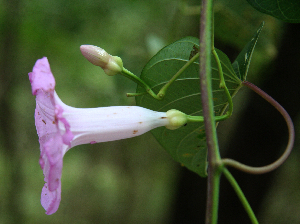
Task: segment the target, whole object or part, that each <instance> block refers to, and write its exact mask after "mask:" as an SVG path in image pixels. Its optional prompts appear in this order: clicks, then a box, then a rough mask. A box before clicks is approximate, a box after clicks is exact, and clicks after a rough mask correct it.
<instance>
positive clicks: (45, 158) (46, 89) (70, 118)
mask: <svg viewBox="0 0 300 224" xmlns="http://www.w3.org/2000/svg"><path fill="white" fill-rule="evenodd" d="M28 75H29V80H30V83H31V88H32V94H33V95H35V96H36V109H35V126H36V129H37V134H38V136H39V143H40V153H41V154H40V162H39V163H40V166H41V168H42V170H43V174H44V177H45V178H44V180H45V185H44V187H43V189H42V194H41V204H42V206H43V207H44V209H45V210H46V214H47V215H51V214H53V213H55V212H56V211H57V209H58V207H59V204H60V200H61V175H62V167H63V156H64V154H65V153H66V152H67V151H68V150H69V149H70V148H72V147H74V146H76V145H80V144H87V143H91V144H93V143H98V142H106V141H114V140H119V139H125V138H131V137H134V136H137V135H141V134H143V133H145V132H147V131H149V130H151V129H153V128H156V127H160V126H166V127H167V128H169V129H175V128H177V127H180V126H182V125H183V124H184V123H186V120H184V119H182V116H183V117H184V116H185V115H180V116H181V117H180V118H179V120H178V119H177V117H178V116H177V115H176V114H178V112H174V110H171V111H169V112H167V113H166V112H156V111H152V110H149V109H145V108H142V107H137V106H115V107H100V108H74V107H71V106H68V105H66V104H64V103H63V102H62V101H61V100H60V98H59V97H58V95H57V94H56V92H55V79H54V77H53V75H52V72H51V69H50V65H49V63H48V60H47V58H46V57H44V58H42V59H39V60H37V62H36V63H35V65H34V67H33V71H32V72H30V73H29V74H28ZM180 113H181V112H180ZM174 114H175V115H174ZM181 120H183V121H181ZM178 121H180V122H178Z"/></svg>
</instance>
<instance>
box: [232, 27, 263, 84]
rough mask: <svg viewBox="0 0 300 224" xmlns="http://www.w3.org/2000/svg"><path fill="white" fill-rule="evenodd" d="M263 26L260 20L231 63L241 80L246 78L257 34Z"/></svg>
mask: <svg viewBox="0 0 300 224" xmlns="http://www.w3.org/2000/svg"><path fill="white" fill-rule="evenodd" d="M263 26H264V22H262V23H261V24H260V26H259V28H258V29H257V31H256V32H255V34H254V35H253V37H252V39H251V40H250V41H249V42H248V43H247V45H246V46H245V47H244V49H243V50H242V51H241V52H240V53H239V55H238V56H237V58H236V59H235V61H234V62H233V63H232V66H233V69H234V71H235V73H236V75H237V76H238V77H239V78H240V79H241V80H242V81H245V80H246V78H247V74H248V70H249V66H250V62H251V58H252V55H253V52H254V48H255V45H256V43H257V40H258V37H259V34H260V32H261V30H262V28H263Z"/></svg>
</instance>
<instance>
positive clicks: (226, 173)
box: [223, 167, 258, 224]
mask: <svg viewBox="0 0 300 224" xmlns="http://www.w3.org/2000/svg"><path fill="white" fill-rule="evenodd" d="M223 174H224V176H225V177H226V178H227V180H228V181H229V183H230V184H231V186H232V188H233V189H234V191H235V192H236V194H237V196H238V198H239V199H240V201H241V203H242V205H243V206H244V208H245V210H246V212H247V213H248V216H249V218H250V220H251V222H252V223H253V224H258V221H257V218H256V216H255V214H254V212H253V210H252V208H251V206H250V204H249V202H248V200H247V199H246V197H245V195H244V193H243V191H242V190H241V188H240V186H239V185H238V183H237V182H236V180H235V179H234V177H233V176H232V174H231V173H230V172H229V170H228V169H227V168H226V167H224V169H223Z"/></svg>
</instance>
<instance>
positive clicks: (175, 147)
mask: <svg viewBox="0 0 300 224" xmlns="http://www.w3.org/2000/svg"><path fill="white" fill-rule="evenodd" d="M198 48H199V39H198V38H195V37H186V38H183V39H181V40H179V41H176V42H174V43H172V44H170V45H168V46H166V47H165V48H163V49H162V50H160V51H159V52H158V53H157V54H156V55H155V56H154V57H153V58H152V59H151V60H150V61H149V62H148V63H147V65H146V66H145V67H144V69H143V71H142V74H141V79H143V80H144V81H145V82H146V83H148V85H150V87H151V88H152V89H153V91H154V92H158V91H159V90H160V88H161V87H162V86H163V85H164V84H165V83H166V82H168V81H169V80H170V78H171V77H172V76H173V75H174V74H175V73H176V72H177V71H178V70H179V69H180V68H181V67H182V66H183V65H184V64H185V63H186V62H187V61H188V60H189V58H190V57H191V55H193V54H194V53H195V49H198ZM216 51H217V53H218V55H219V58H220V61H221V64H222V68H223V72H224V78H225V80H226V84H227V87H228V89H229V91H230V92H231V94H232V93H233V92H234V91H235V90H236V89H237V88H238V87H239V86H240V83H241V81H240V79H239V78H238V77H237V76H236V75H235V73H234V70H233V68H232V65H231V62H230V60H229V59H228V57H227V56H226V55H225V54H224V53H223V52H221V51H219V50H216ZM212 86H213V99H214V105H215V106H214V108H215V114H216V115H220V114H222V113H223V109H224V107H225V106H226V103H227V98H226V95H225V94H224V90H223V89H220V88H219V73H218V69H217V64H216V62H215V61H214V60H213V61H212ZM137 92H144V90H143V89H142V88H141V87H139V86H138V87H137ZM136 103H137V105H139V106H142V107H146V108H149V109H152V110H156V111H168V110H170V109H177V110H180V111H182V112H184V113H186V114H189V115H195V116H199V115H202V105H201V97H200V82H199V63H198V62H194V63H193V64H192V65H190V66H189V67H188V68H187V69H186V70H185V71H184V72H183V73H182V74H181V76H180V77H179V78H178V79H177V80H176V81H175V82H174V83H173V84H172V85H171V86H170V87H169V89H168V91H167V94H166V96H165V98H164V100H162V101H157V100H155V99H154V98H152V97H151V96H150V95H148V94H147V95H143V96H139V97H137V98H136ZM152 133H153V135H154V136H155V138H156V139H157V140H158V142H159V143H160V144H161V145H162V146H163V147H164V148H165V149H166V150H167V152H168V153H169V154H171V156H172V157H173V159H174V160H175V161H177V162H180V163H181V164H183V165H184V166H186V167H187V168H188V169H190V170H192V171H194V172H196V173H197V174H199V175H200V176H202V177H205V176H206V166H207V164H206V153H207V152H206V151H207V150H206V138H205V130H204V125H203V123H189V124H187V125H186V126H184V127H181V128H179V129H177V130H168V129H166V128H165V127H161V128H157V129H154V130H153V131H152Z"/></svg>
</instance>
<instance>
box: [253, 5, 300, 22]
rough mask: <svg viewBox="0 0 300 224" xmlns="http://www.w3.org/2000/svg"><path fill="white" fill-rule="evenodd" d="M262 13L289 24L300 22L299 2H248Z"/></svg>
mask: <svg viewBox="0 0 300 224" xmlns="http://www.w3.org/2000/svg"><path fill="white" fill-rule="evenodd" d="M247 1H248V2H249V4H250V5H252V6H253V7H254V8H255V9H257V10H258V11H260V12H262V13H266V14H269V15H271V16H274V17H276V18H277V19H280V20H283V21H285V22H288V23H299V22H300V13H299V11H300V1H299V0H247Z"/></svg>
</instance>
